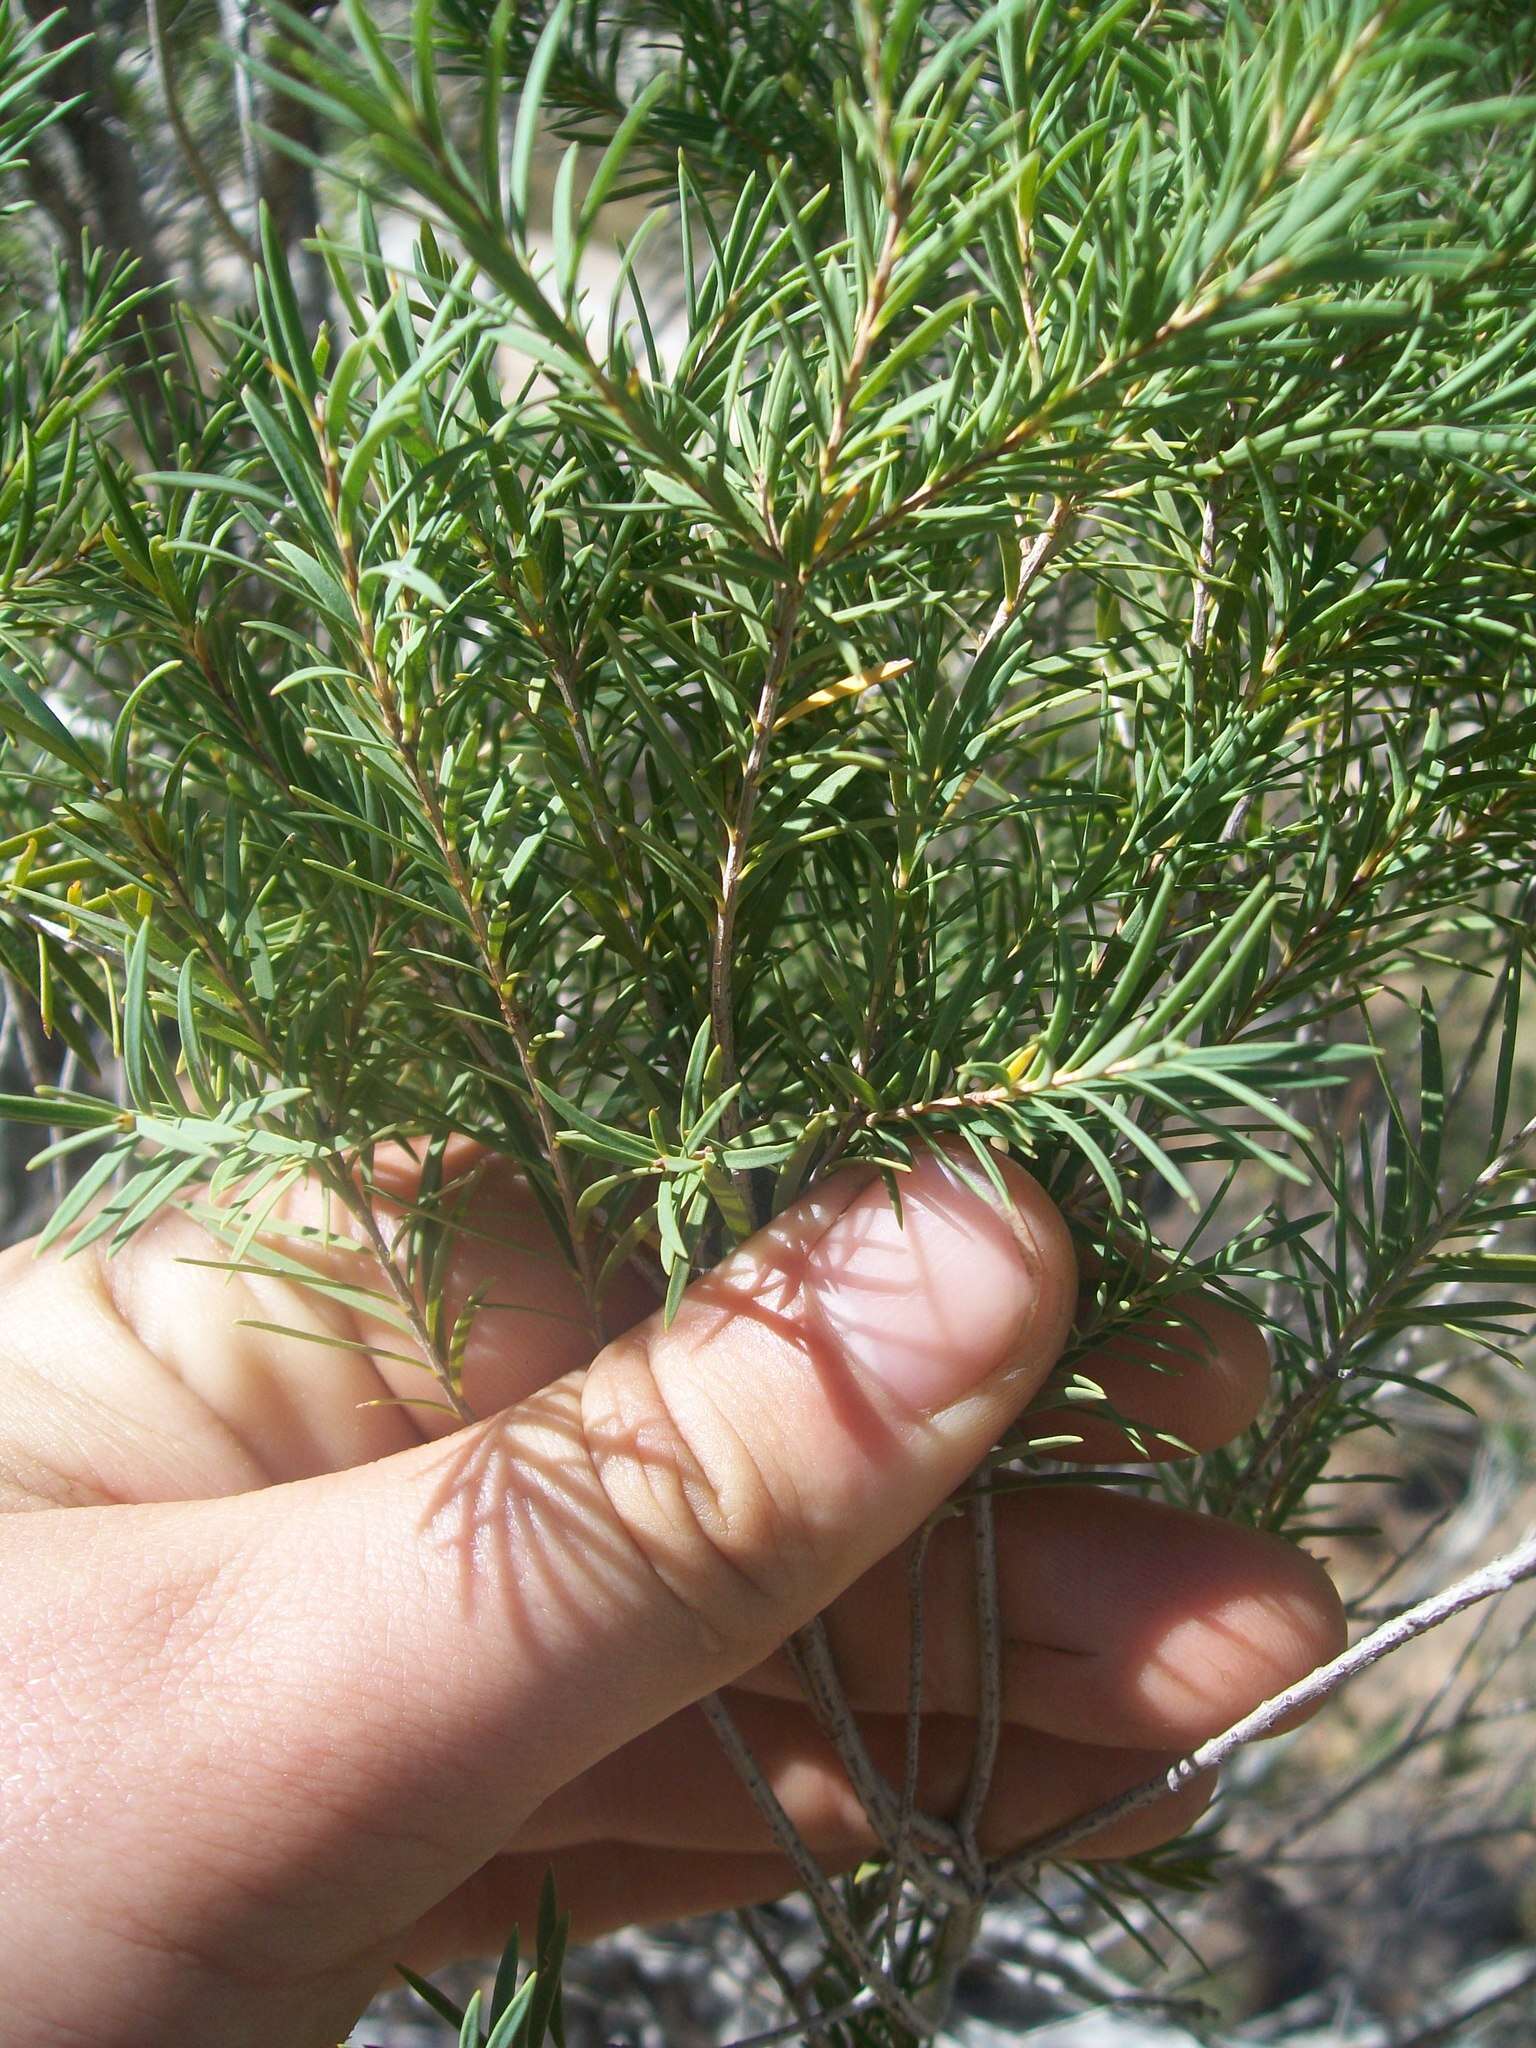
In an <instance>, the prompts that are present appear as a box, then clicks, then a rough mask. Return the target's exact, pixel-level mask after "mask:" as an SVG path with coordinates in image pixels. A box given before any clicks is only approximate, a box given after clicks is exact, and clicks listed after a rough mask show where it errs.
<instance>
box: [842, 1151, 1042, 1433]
mask: <svg viewBox="0 0 1536 2048" xmlns="http://www.w3.org/2000/svg"><path fill="white" fill-rule="evenodd" d="M1000 1163H1001V1164H1002V1170H1003V1174H1004V1178H1005V1180H1006V1183H1007V1186H1008V1189H1009V1193H1010V1195H1011V1196H1012V1202H1011V1204H1005V1203H1004V1202H1003V1200H1002V1199H1001V1197H1000V1196H999V1195H998V1194H997V1192H996V1191H995V1190H994V1189H993V1188H991V1187H990V1186H989V1185H988V1184H987V1182H986V1181H985V1179H984V1177H983V1175H982V1171H981V1168H980V1167H979V1166H978V1165H977V1164H976V1162H975V1160H974V1159H972V1158H971V1157H970V1155H969V1154H966V1155H965V1158H964V1160H961V1159H959V1158H949V1157H947V1156H946V1157H936V1156H934V1155H932V1154H930V1155H927V1156H925V1157H924V1158H923V1159H922V1160H920V1161H919V1162H918V1164H917V1165H916V1166H915V1167H914V1168H913V1170H912V1171H911V1172H910V1173H906V1174H903V1175H902V1176H901V1179H900V1189H901V1212H900V1215H899V1216H898V1214H897V1211H896V1209H895V1207H894V1206H893V1204H892V1202H891V1199H890V1196H889V1194H888V1193H887V1191H886V1187H885V1184H884V1182H883V1181H882V1180H880V1179H878V1178H877V1179H876V1180H874V1181H873V1182H871V1183H870V1185H868V1186H867V1187H865V1188H864V1189H863V1190H862V1191H861V1192H860V1193H859V1194H858V1195H856V1196H855V1198H854V1199H853V1201H852V1202H851V1203H849V1205H848V1207H847V1208H846V1209H844V1210H843V1212H842V1214H841V1215H840V1216H839V1217H838V1218H837V1220H836V1221H835V1222H834V1223H833V1224H832V1226H831V1227H830V1229H828V1230H827V1231H826V1233H825V1235H824V1236H822V1238H821V1239H820V1240H819V1242H818V1243H817V1244H816V1245H815V1246H814V1247H813V1248H812V1249H811V1251H810V1253H809V1256H808V1258H807V1261H806V1268H805V1282H804V1304H805V1312H807V1313H809V1314H811V1315H814V1316H815V1317H816V1319H817V1321H818V1322H819V1323H820V1325H821V1327H822V1330H823V1332H824V1334H825V1335H826V1337H827V1338H828V1340H829V1341H830V1342H831V1343H834V1344H835V1345H836V1346H837V1347H838V1349H839V1350H840V1351H841V1352H842V1354H843V1356H844V1357H845V1358H846V1359H847V1361H848V1363H849V1364H850V1365H851V1366H852V1367H853V1368H854V1370H855V1371H856V1372H858V1373H859V1374H861V1375H864V1376H866V1377H868V1378H869V1379H872V1380H875V1381H878V1382H879V1383H880V1385H881V1386H882V1387H884V1388H885V1389H886V1391H887V1392H888V1393H890V1394H891V1395H893V1396H894V1397H895V1398H896V1399H897V1400H898V1401H899V1402H900V1403H901V1404H902V1405H903V1406H905V1407H909V1408H912V1409H915V1410H922V1411H927V1412H929V1413H932V1412H934V1411H935V1410H937V1409H940V1408H945V1407H948V1406H949V1405H950V1404H951V1403H952V1402H955V1401H959V1400H961V1399H963V1398H964V1397H965V1396H966V1395H967V1394H969V1393H971V1392H972V1391H973V1390H974V1389H975V1388H976V1387H978V1386H979V1385H981V1384H982V1383H983V1382H984V1381H986V1380H988V1379H990V1378H991V1377H992V1376H993V1375H994V1374H995V1373H997V1372H1000V1371H1002V1370H1003V1369H1004V1368H1005V1367H1008V1366H1016V1365H1020V1364H1033V1365H1038V1367H1039V1368H1040V1369H1041V1370H1044V1369H1045V1368H1046V1367H1047V1366H1048V1365H1049V1364H1050V1363H1051V1361H1052V1360H1053V1359H1054V1358H1055V1356H1056V1354H1057V1352H1058V1351H1059V1350H1060V1347H1061V1344H1062V1342H1063V1341H1064V1339H1065V1336H1066V1331H1067V1328H1068V1326H1069V1323H1070V1320H1071V1314H1072V1305H1073V1300H1074V1297H1075V1291H1076V1269H1075V1264H1074V1260H1073V1255H1072V1245H1071V1239H1070V1237H1069V1236H1068V1233H1067V1228H1066V1225H1065V1224H1064V1223H1063V1222H1062V1220H1061V1216H1060V1214H1059V1213H1058V1211H1057V1210H1056V1208H1055V1206H1054V1204H1053V1203H1052V1202H1051V1201H1050V1200H1049V1199H1048V1197H1047V1196H1046V1194H1045V1193H1044V1191H1043V1189H1041V1188H1040V1186H1039V1185H1038V1183H1037V1182H1035V1181H1034V1180H1032V1179H1031V1178H1030V1176H1029V1175H1028V1174H1027V1173H1025V1172H1024V1171H1023V1170H1022V1169H1021V1168H1019V1167H1015V1166H1013V1165H1011V1164H1010V1163H1003V1162H1000Z"/></svg>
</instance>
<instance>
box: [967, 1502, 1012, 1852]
mask: <svg viewBox="0 0 1536 2048" xmlns="http://www.w3.org/2000/svg"><path fill="white" fill-rule="evenodd" d="M970 1512H971V1535H972V1542H973V1549H974V1565H975V1583H976V1663H977V1672H976V1690H977V1701H976V1744H975V1749H974V1752H973V1754H972V1757H971V1775H970V1779H969V1782H968V1783H967V1785H966V1788H965V1798H964V1800H963V1801H962V1803H961V1807H960V1818H959V1822H958V1827H959V1832H960V1844H961V1848H962V1850H963V1852H964V1856H965V1862H966V1865H967V1875H968V1876H969V1878H970V1879H971V1883H972V1889H973V1890H979V1889H981V1888H982V1887H983V1886H984V1884H985V1877H986V1866H985V1864H984V1862H983V1859H982V1854H981V1848H980V1845H979V1843H978V1841H977V1834H976V1831H977V1828H978V1826H979V1825H980V1822H981V1816H982V1812H983V1810H984V1809H985V1807H986V1803H987V1794H988V1793H989V1792H990V1791H991V1789H992V1775H993V1772H994V1771H995V1770H996V1768H997V1752H998V1746H999V1744H1000V1743H1001V1741H1002V1732H1003V1622H1002V1611H1001V1608H1000V1605H999V1601H998V1587H997V1521H996V1514H995V1509H994V1503H993V1496H992V1493H991V1491H990V1489H987V1488H983V1489H982V1490H981V1491H980V1492H978V1493H977V1494H976V1495H975V1497H974V1498H973V1499H972V1501H971V1503H970Z"/></svg>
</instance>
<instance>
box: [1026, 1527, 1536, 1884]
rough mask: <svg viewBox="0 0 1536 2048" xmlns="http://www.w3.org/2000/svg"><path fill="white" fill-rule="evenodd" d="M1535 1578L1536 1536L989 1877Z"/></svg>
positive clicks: (1162, 1792)
mask: <svg viewBox="0 0 1536 2048" xmlns="http://www.w3.org/2000/svg"><path fill="white" fill-rule="evenodd" d="M1532 1578H1536V1535H1533V1536H1528V1537H1526V1539H1525V1540H1524V1541H1523V1542H1522V1543H1519V1544H1517V1545H1516V1546H1515V1548H1514V1549H1513V1550H1509V1551H1506V1552H1505V1553H1504V1554H1503V1556H1501V1557H1496V1558H1495V1559H1494V1560H1493V1562H1492V1563H1491V1564H1486V1565H1484V1566H1483V1567H1482V1568H1481V1569H1480V1570H1478V1571H1475V1572H1469V1573H1468V1574H1467V1576H1466V1577H1465V1578H1463V1579H1458V1580H1457V1581H1456V1583H1455V1584H1454V1585H1453V1586H1449V1587H1447V1588H1446V1589H1445V1591H1444V1592H1442V1593H1436V1594H1434V1595H1433V1596H1432V1597H1431V1598H1430V1599H1428V1600H1421V1601H1420V1602H1419V1603H1418V1605H1417V1606H1416V1607H1410V1608H1409V1609H1408V1610H1407V1612H1406V1613H1404V1614H1400V1615H1398V1616H1397V1617H1396V1618H1395V1619H1394V1620H1392V1621H1388V1622H1384V1623H1383V1624H1382V1626H1381V1627H1380V1628H1378V1629H1375V1630H1373V1631H1372V1632H1371V1634H1370V1635H1368V1636H1364V1637H1362V1639H1361V1640H1360V1641H1359V1642H1358V1643H1355V1644H1354V1645H1352V1646H1351V1648H1349V1649H1347V1650H1345V1651H1344V1652H1343V1653H1342V1654H1341V1655H1340V1656H1337V1657H1335V1658H1333V1659H1332V1660H1331V1661H1330V1662H1329V1663H1327V1664H1320V1665H1319V1666H1318V1668H1317V1669H1316V1670H1315V1671H1312V1672H1309V1673H1308V1674H1307V1676H1306V1677H1305V1678H1302V1679H1298V1680H1297V1682H1296V1683H1295V1684H1294V1685H1289V1686H1287V1687H1286V1688H1285V1690H1284V1691H1283V1692H1278V1693H1276V1694H1275V1695H1274V1697H1273V1698H1272V1699H1267V1700H1265V1701H1264V1702H1263V1704H1262V1705H1260V1706H1257V1707H1255V1708H1254V1709H1253V1711H1252V1713H1249V1714H1245V1715H1244V1716H1243V1718H1242V1719H1241V1720H1240V1721H1235V1722H1233V1724H1232V1726H1231V1727H1230V1728H1227V1729H1225V1730H1224V1731H1223V1732H1222V1733H1221V1734H1220V1735H1216V1736H1213V1737H1212V1738H1211V1740H1210V1741H1209V1742H1205V1743H1202V1744H1201V1745H1200V1747H1199V1748H1198V1749H1196V1750H1192V1751H1191V1752H1190V1754H1189V1755H1188V1756H1186V1757H1183V1758H1181V1760H1180V1761H1179V1762H1178V1763H1176V1764H1175V1765H1173V1767H1172V1768H1171V1769H1170V1770H1168V1771H1165V1772H1162V1773H1161V1774H1159V1775H1158V1776H1157V1777H1155V1778H1147V1779H1144V1780H1143V1782H1142V1783H1141V1784H1139V1785H1135V1786H1132V1788H1131V1789H1130V1790H1129V1791H1127V1792H1122V1793H1121V1794H1120V1795H1119V1796H1118V1797H1117V1798H1115V1799H1109V1800H1106V1801H1105V1802H1104V1804H1103V1805H1101V1806H1097V1807H1095V1808H1094V1809H1093V1811H1092V1812H1091V1813H1084V1814H1080V1815H1079V1816H1078V1817H1077V1819H1075V1820H1069V1821H1064V1822H1063V1823H1062V1825H1061V1826H1060V1827H1056V1828H1052V1829H1050V1830H1049V1831H1048V1832H1047V1833H1045V1834H1043V1835H1037V1836H1036V1837H1035V1839H1034V1840H1033V1841H1032V1842H1027V1843H1025V1845H1024V1846H1023V1847H1022V1848H1021V1849H1017V1850H1015V1851H1013V1852H1012V1853H1011V1854H1010V1855H1007V1856H1004V1857H1001V1858H1000V1859H999V1860H998V1861H997V1862H995V1863H994V1864H993V1865H992V1866H991V1868H990V1872H989V1875H990V1876H991V1877H992V1879H993V1881H994V1882H1006V1881H1007V1880H1009V1879H1012V1878H1017V1877H1021V1876H1023V1875H1024V1874H1025V1873H1026V1872H1028V1871H1030V1870H1033V1869H1034V1868H1035V1867H1036V1866H1037V1865H1038V1864H1040V1863H1043V1862H1045V1861H1046V1860H1047V1859H1048V1858H1055V1857H1059V1856H1063V1855H1065V1854H1066V1852H1067V1851H1068V1850H1069V1849H1074V1848H1076V1847H1077V1845H1078V1843H1080V1842H1082V1841H1085V1840H1086V1839H1087V1838H1088V1836H1089V1835H1092V1834H1097V1833H1098V1831H1099V1830H1100V1829H1101V1828H1104V1827H1107V1826H1109V1825H1110V1823H1111V1822H1113V1821H1117V1820H1123V1819H1124V1818H1125V1817H1126V1816H1127V1815H1129V1814H1133V1813H1140V1812H1141V1811H1142V1809H1143V1808H1144V1807H1148V1806H1152V1805H1155V1804H1156V1802H1157V1801H1158V1800H1159V1799H1162V1798H1164V1797H1166V1795H1167V1794H1168V1793H1170V1792H1179V1791H1182V1789H1183V1788H1184V1787H1185V1786H1186V1785H1188V1784H1189V1783H1191V1781H1192V1780H1194V1779H1195V1778H1197V1777H1199V1776H1200V1775H1201V1774H1202V1773H1203V1772H1205V1771H1212V1770H1217V1769H1219V1768H1220V1766H1221V1765H1222V1764H1224V1763H1226V1762H1227V1761H1228V1759H1229V1758H1231V1757H1233V1756H1235V1755H1236V1754H1237V1752H1238V1750H1240V1749H1242V1748H1244V1747H1245V1746H1246V1745H1247V1744H1248V1743H1250V1742H1259V1741H1262V1740H1263V1739H1264V1737H1266V1736H1268V1735H1273V1734H1276V1733H1277V1732H1278V1730H1279V1726H1280V1723H1281V1722H1282V1721H1284V1720H1286V1719H1287V1718H1288V1717H1289V1716H1290V1715H1292V1714H1295V1713H1297V1712H1299V1711H1300V1710H1301V1709H1302V1708H1304V1707H1311V1706H1316V1705H1317V1704H1318V1702H1319V1701H1321V1700H1325V1699H1327V1698H1328V1697H1329V1695H1330V1694H1332V1693H1335V1692H1337V1691H1338V1689H1339V1687H1340V1686H1341V1685H1344V1684H1345V1683H1346V1682H1347V1681H1348V1680H1349V1679H1351V1678H1354V1677H1356V1676H1358V1674H1359V1673H1360V1672H1362V1671H1366V1670H1369V1669H1370V1667H1371V1666H1372V1665H1373V1664H1379V1663H1380V1662H1381V1660H1382V1658H1383V1657H1388V1656H1390V1655H1391V1654H1392V1652H1393V1651H1394V1650H1400V1649H1402V1648H1403V1647H1404V1645H1405V1644H1407V1643H1411V1642H1413V1641H1415V1640H1416V1639H1417V1638H1418V1637H1419V1636H1422V1635H1427V1634H1428V1633H1429V1631H1430V1630H1431V1629H1435V1628H1439V1627H1440V1626H1441V1624H1442V1623H1444V1622H1447V1621H1449V1620H1450V1619H1451V1618H1452V1616H1454V1615H1457V1614H1461V1613H1462V1612H1464V1610H1465V1609H1467V1608H1468V1607H1474V1606H1476V1605H1477V1604H1478V1603H1479V1602H1480V1601H1483V1600H1491V1599H1493V1598H1495V1597H1496V1596H1497V1595H1498V1594H1500V1593H1507V1592H1509V1591H1510V1590H1511V1588H1513V1587H1515V1586H1517V1585H1521V1584H1523V1583H1524V1582H1525V1581H1526V1580H1528V1579H1532Z"/></svg>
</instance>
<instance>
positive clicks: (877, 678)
mask: <svg viewBox="0 0 1536 2048" xmlns="http://www.w3.org/2000/svg"><path fill="white" fill-rule="evenodd" d="M911 666H912V663H911V662H910V660H905V661H882V662H880V663H879V664H878V665H877V666H876V667H874V668H861V669H860V670H859V672H858V674H857V675H851V676H840V677H839V678H838V680H837V681H836V682H835V683H824V684H823V685H822V687H821V688H820V689H819V690H812V692H811V694H810V695H809V696H808V697H802V698H801V699H800V702H799V703H798V704H791V705H790V707H789V709H788V710H787V711H782V712H780V714H779V716H778V717H777V718H776V719H775V720H774V726H773V729H774V731H775V732H777V731H778V730H779V729H780V727H781V726H786V725H790V724H792V723H793V722H794V720H795V719H797V718H804V716H805V714H806V713H807V712H808V711H822V710H824V709H825V708H826V706H827V705H828V704H835V703H837V701H838V700H839V698H842V697H862V696H863V694H864V692H865V691H866V690H872V689H873V688H874V687H875V685H876V684H877V683H888V682H890V680H891V678H892V677H893V676H904V675H905V674H906V672H907V670H908V669H909V668H910V667H911Z"/></svg>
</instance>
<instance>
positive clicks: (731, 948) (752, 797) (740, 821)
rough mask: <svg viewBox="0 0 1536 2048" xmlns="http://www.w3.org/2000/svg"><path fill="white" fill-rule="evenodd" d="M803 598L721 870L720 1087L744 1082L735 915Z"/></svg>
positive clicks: (712, 966)
mask: <svg viewBox="0 0 1536 2048" xmlns="http://www.w3.org/2000/svg"><path fill="white" fill-rule="evenodd" d="M804 599H805V584H804V581H803V580H802V579H800V578H797V579H796V580H795V581H793V582H791V583H787V584H785V585H784V586H783V588H782V589H781V591H780V593H779V607H778V616H777V619H776V620H775V624H774V632H773V640H772V643H771V645H770V647H769V653H768V666H767V669H766V671H765V672H764V675H763V683H762V689H761V690H760V692H759V694H758V700H757V710H756V712H755V713H754V715H753V719H752V745H751V749H750V751H749V752H748V755H747V763H746V766H745V768H744V769H743V770H742V775H741V789H740V791H739V792H738V794H737V798H736V809H735V812H734V814H733V815H732V817H731V820H730V822H729V824H728V825H727V826H726V842H725V859H724V861H723V862H722V864H721V870H720V904H719V909H718V911H717V913H716V917H715V929H714V933H713V936H712V939H711V942H710V951H709V1010H710V1019H711V1022H712V1024H713V1027H714V1034H715V1044H716V1045H717V1046H718V1047H719V1049H720V1061H721V1076H720V1080H721V1087H722V1088H730V1087H733V1086H734V1085H735V1083H736V1082H737V1081H738V1080H739V1079H740V1078H741V1076H740V1069H739V1067H738V1064H737V1056H736V988H735V969H736V916H737V912H738V910H739V909H740V907H741V885H742V880H743V877H744V875H745V873H746V865H747V846H748V843H749V841H750V839H751V836H752V821H753V819H754V817H755V816H756V814H757V799H758V795H759V792H760V790H761V787H762V779H763V770H764V767H765V766H766V764H767V760H768V747H769V742H770V740H771V739H772V736H773V727H774V721H775V719H776V718H777V717H778V711H779V697H780V694H781V692H782V690H783V687H784V675H785V671H786V669H787V668H788V666H789V651H790V648H791V646H792V645H793V642H794V637H795V627H796V625H797V623H798V621H799V617H800V607H801V605H802V604H803V602H804ZM739 1103H740V1098H739V1097H738V1098H737V1099H736V1100H735V1101H733V1102H732V1103H731V1105H730V1107H729V1108H728V1110H727V1111H726V1113H725V1116H724V1118H723V1119H722V1128H723V1129H724V1130H725V1132H726V1134H727V1136H734V1135H735V1134H736V1132H738V1131H739V1130H740V1129H741V1111H740V1107H739Z"/></svg>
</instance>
